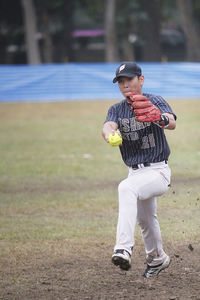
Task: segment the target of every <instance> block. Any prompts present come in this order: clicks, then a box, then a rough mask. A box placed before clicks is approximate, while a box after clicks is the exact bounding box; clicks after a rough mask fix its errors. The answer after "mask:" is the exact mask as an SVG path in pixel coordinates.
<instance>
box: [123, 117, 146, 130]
mask: <svg viewBox="0 0 200 300" xmlns="http://www.w3.org/2000/svg"><path fill="white" fill-rule="evenodd" d="M118 122H119V128H120V131H121V132H124V133H125V132H133V131H138V130H141V129H144V128H146V127H148V126H150V125H151V123H150V122H144V123H142V122H137V121H136V119H135V117H133V118H129V119H128V118H123V119H122V118H118Z"/></svg>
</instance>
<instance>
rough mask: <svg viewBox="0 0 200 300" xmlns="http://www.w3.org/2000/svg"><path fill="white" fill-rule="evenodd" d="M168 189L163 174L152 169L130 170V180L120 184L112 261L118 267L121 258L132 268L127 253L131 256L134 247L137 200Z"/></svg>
mask: <svg viewBox="0 0 200 300" xmlns="http://www.w3.org/2000/svg"><path fill="white" fill-rule="evenodd" d="M167 189H168V184H167V183H166V181H165V180H164V179H163V176H162V175H161V173H160V172H159V171H158V170H153V169H150V168H148V169H147V168H144V169H139V170H137V171H136V172H133V171H132V169H130V172H129V176H128V178H127V179H125V180H123V181H122V182H121V183H120V184H119V188H118V192H119V217H118V225H117V236H116V245H115V248H114V250H115V253H114V255H113V259H112V261H113V262H114V263H115V264H116V265H120V263H121V258H122V260H123V258H124V261H126V262H127V264H128V265H129V267H130V257H128V256H127V253H129V254H130V255H131V253H132V248H133V246H134V229H135V224H136V218H137V199H140V201H144V200H147V199H149V198H151V197H152V196H159V195H162V194H163V193H164V192H166V190H167ZM122 250H123V251H122ZM117 251H118V252H117ZM116 252H117V253H116ZM121 252H122V253H121ZM118 257H119V260H120V261H118ZM115 259H116V261H115Z"/></svg>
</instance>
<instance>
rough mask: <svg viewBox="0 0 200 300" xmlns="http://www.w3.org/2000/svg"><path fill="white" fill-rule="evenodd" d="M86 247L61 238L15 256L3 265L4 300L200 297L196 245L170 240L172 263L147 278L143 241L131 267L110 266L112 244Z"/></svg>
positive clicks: (199, 270) (136, 251)
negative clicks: (43, 249) (155, 274)
mask: <svg viewBox="0 0 200 300" xmlns="http://www.w3.org/2000/svg"><path fill="white" fill-rule="evenodd" d="M88 246H89V247H88V248H85V249H80V248H79V247H78V245H74V244H73V246H72V244H71V243H70V241H63V242H58V243H55V244H51V247H49V245H48V249H47V251H46V253H45V251H44V252H43V253H41V252H40V253H38V252H37V248H35V249H33V250H32V256H31V255H30V256H29V255H21V256H20V257H18V258H17V260H12V259H11V260H10V261H9V262H7V263H6V266H4V267H5V269H4V272H3V274H2V269H1V275H2V276H3V281H2V282H1V296H0V299H3V300H10V299H30V300H31V299H49V300H50V299H52V300H53V299H62V300H68V299H69V300H71V299H159V300H161V299H171V300H172V299H181V300H182V299H195V300H196V299H200V294H199V292H200V265H199V257H200V246H199V245H198V244H194V245H184V244H183V245H181V246H174V245H167V247H166V248H167V252H168V254H169V255H170V256H171V264H170V266H169V268H168V269H166V270H164V271H162V272H161V273H160V274H159V275H158V277H155V278H149V279H145V278H143V277H142V276H141V274H142V272H143V271H144V269H145V264H144V253H143V246H142V245H139V246H137V247H136V248H135V251H134V256H133V258H132V268H131V270H130V271H128V272H125V271H121V270H120V269H119V268H118V267H115V266H114V265H112V263H111V260H110V257H111V253H110V249H111V245H109V244H107V243H105V244H101V245H98V244H95V242H94V243H91V244H90V245H88ZM58 249H59V250H58ZM77 249H78V251H77ZM58 252H59V255H58ZM55 253H57V255H56V257H55ZM29 254H30V253H29Z"/></svg>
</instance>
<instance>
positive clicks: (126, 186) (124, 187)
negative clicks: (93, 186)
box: [118, 179, 137, 197]
mask: <svg viewBox="0 0 200 300" xmlns="http://www.w3.org/2000/svg"><path fill="white" fill-rule="evenodd" d="M118 193H119V195H126V194H129V193H132V194H133V195H135V196H136V197H137V192H136V189H135V188H134V185H133V184H132V185H131V184H130V182H129V181H128V179H124V180H123V181H121V182H120V184H119V186H118Z"/></svg>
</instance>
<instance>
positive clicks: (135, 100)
mask: <svg viewBox="0 0 200 300" xmlns="http://www.w3.org/2000/svg"><path fill="white" fill-rule="evenodd" d="M128 103H129V106H130V109H131V110H134V113H135V116H136V120H137V121H139V122H157V121H160V119H161V112H160V110H159V109H158V107H156V106H155V105H153V104H152V103H151V101H150V100H149V99H148V98H147V97H145V96H143V95H130V96H129V97H128Z"/></svg>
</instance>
